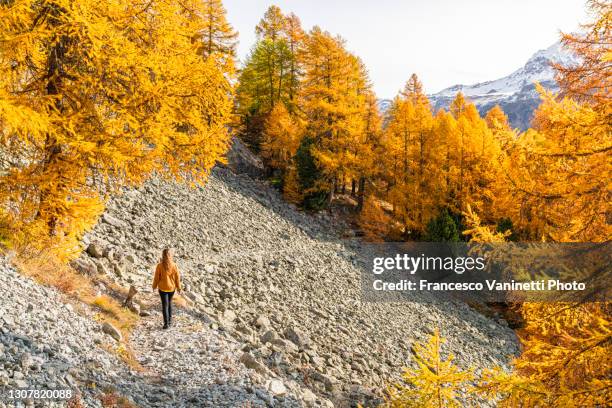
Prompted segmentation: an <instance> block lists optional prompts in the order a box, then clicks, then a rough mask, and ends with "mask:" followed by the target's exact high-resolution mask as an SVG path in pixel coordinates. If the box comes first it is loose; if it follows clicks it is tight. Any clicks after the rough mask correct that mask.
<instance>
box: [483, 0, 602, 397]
mask: <svg viewBox="0 0 612 408" xmlns="http://www.w3.org/2000/svg"><path fill="white" fill-rule="evenodd" d="M589 4H590V5H591V9H592V11H593V12H594V15H595V21H594V22H593V23H592V24H589V25H587V26H585V27H586V29H587V31H586V33H584V34H581V35H576V36H575V35H564V36H563V42H564V43H565V44H566V46H568V47H569V48H570V49H572V50H574V51H575V52H576V53H577V54H578V55H579V56H580V57H581V59H580V60H581V62H580V63H579V64H577V65H574V66H569V67H559V66H557V69H558V73H559V75H558V81H559V84H560V85H561V95H554V94H552V93H550V92H547V91H544V90H543V89H542V88H539V91H540V93H541V95H542V104H541V105H540V107H539V108H538V110H537V111H536V114H535V118H534V123H533V126H534V128H535V129H532V130H529V131H527V132H526V133H525V134H523V135H521V136H520V137H519V139H518V141H517V143H516V144H515V146H513V147H512V149H511V150H510V153H509V155H510V157H509V163H508V164H507V166H505V167H506V169H505V171H506V172H507V173H508V175H509V177H508V180H509V182H510V183H511V186H510V190H511V191H510V193H511V194H512V195H513V196H514V197H515V200H516V203H515V207H514V208H511V210H512V211H514V212H513V214H512V216H513V220H514V222H515V223H516V224H521V225H522V227H523V228H524V229H526V230H528V231H530V233H531V235H529V236H528V238H531V239H534V240H538V241H548V242H591V243H604V244H603V245H606V244H605V243H609V241H610V238H611V237H612V233H611V229H610V201H611V200H610V198H611V193H610V191H611V188H610V180H612V161H611V158H610V151H611V150H612V145H611V143H610V142H611V138H610V134H611V132H610V129H612V123H611V118H610V112H611V111H612V104H611V102H610V101H611V95H610V82H609V81H610V55H611V50H610V45H611V44H612V35H611V32H610V26H611V22H612V5H611V4H610V3H609V2H599V1H591V2H589ZM593 245H596V244H593ZM604 248H605V247H604ZM580 256H585V254H581V255H580ZM600 262H601V260H600ZM595 265H599V264H598V263H596V264H595ZM601 267H602V268H603V269H602V270H603V271H605V270H606V268H607V269H609V260H605V259H604V261H603V263H601ZM594 289H597V288H594ZM607 289H608V288H607V287H605V286H604V287H602V288H600V290H607ZM594 295H596V293H593V292H592V291H589V296H587V297H584V298H583V299H582V301H573V302H549V303H536V302H528V303H524V304H522V305H521V306H520V309H519V311H520V313H521V315H522V317H523V319H524V320H525V326H524V327H523V328H522V330H521V332H520V335H521V341H522V343H523V352H522V354H521V356H519V357H518V358H517V359H516V361H515V362H514V367H515V369H514V370H513V372H512V373H510V374H508V373H503V372H501V371H494V372H492V373H489V374H490V375H489V376H487V377H486V378H485V380H484V382H483V384H482V387H483V389H484V391H485V392H486V393H489V394H492V395H493V396H494V397H497V398H498V397H500V396H501V397H503V398H504V399H503V400H502V401H501V403H500V405H501V406H507V407H513V406H517V405H526V406H555V407H600V406H601V407H603V406H609V405H610V395H611V390H612V380H611V378H612V363H611V362H610V359H609V358H608V356H609V355H610V349H611V347H612V325H611V324H610V302H606V301H602V302H594V301H593V300H594V297H593V296H594Z"/></svg>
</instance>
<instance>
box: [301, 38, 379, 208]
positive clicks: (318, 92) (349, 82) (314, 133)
mask: <svg viewBox="0 0 612 408" xmlns="http://www.w3.org/2000/svg"><path fill="white" fill-rule="evenodd" d="M305 52H306V53H307V55H308V57H307V58H305V59H304V78H303V85H302V90H301V96H300V98H301V107H302V111H303V112H304V116H305V119H306V120H307V128H306V135H307V137H309V138H311V139H313V141H314V144H313V145H312V147H311V154H312V155H313V157H314V159H315V160H316V163H317V166H318V167H319V169H320V171H321V174H322V175H323V177H321V178H320V179H319V180H318V182H317V187H316V188H317V189H318V190H319V191H320V192H326V195H327V197H328V200H331V199H332V197H333V194H334V192H335V191H336V190H338V189H339V188H341V187H342V185H343V184H344V183H346V182H348V181H350V180H351V178H355V177H358V175H357V174H356V168H357V161H358V153H357V151H358V150H359V147H358V145H359V143H360V138H361V137H362V136H363V132H364V120H365V111H366V103H365V101H366V93H367V91H368V89H369V83H368V78H367V72H366V71H365V68H364V66H363V64H362V62H361V61H360V60H359V58H357V57H356V56H354V55H352V54H350V53H349V52H348V51H346V49H345V47H344V40H342V39H341V38H339V37H333V36H331V35H330V34H329V33H327V32H324V31H323V30H321V29H320V28H318V27H315V28H314V29H313V30H312V31H311V32H310V34H309V36H308V38H307V41H306V46H305ZM361 140H363V139H361Z"/></svg>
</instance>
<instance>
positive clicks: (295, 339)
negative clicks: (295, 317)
mask: <svg viewBox="0 0 612 408" xmlns="http://www.w3.org/2000/svg"><path fill="white" fill-rule="evenodd" d="M285 337H286V338H287V339H288V340H291V342H292V343H294V344H295V345H297V346H298V347H300V348H302V349H303V348H306V347H308V346H309V345H310V339H309V338H308V336H307V335H306V333H304V332H303V331H301V330H300V329H298V328H296V327H289V328H288V329H287V330H285Z"/></svg>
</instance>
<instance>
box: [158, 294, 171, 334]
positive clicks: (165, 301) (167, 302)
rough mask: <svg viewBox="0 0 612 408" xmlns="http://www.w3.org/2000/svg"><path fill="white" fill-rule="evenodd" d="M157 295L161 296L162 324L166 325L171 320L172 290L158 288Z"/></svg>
mask: <svg viewBox="0 0 612 408" xmlns="http://www.w3.org/2000/svg"><path fill="white" fill-rule="evenodd" d="M159 296H160V297H161V303H162V313H163V315H164V326H168V325H169V324H170V323H171V322H172V296H174V292H164V291H162V290H160V291H159Z"/></svg>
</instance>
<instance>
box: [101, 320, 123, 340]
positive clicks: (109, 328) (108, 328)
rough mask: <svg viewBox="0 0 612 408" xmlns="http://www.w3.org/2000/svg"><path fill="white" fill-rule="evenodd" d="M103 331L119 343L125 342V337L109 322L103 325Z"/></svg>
mask: <svg viewBox="0 0 612 408" xmlns="http://www.w3.org/2000/svg"><path fill="white" fill-rule="evenodd" d="M102 331H103V332H104V333H106V334H108V335H109V336H111V337H112V338H113V339H115V340H117V341H121V340H123V335H122V334H121V332H120V331H119V329H117V328H116V327H115V326H113V325H112V324H110V323H109V322H104V323H102Z"/></svg>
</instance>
